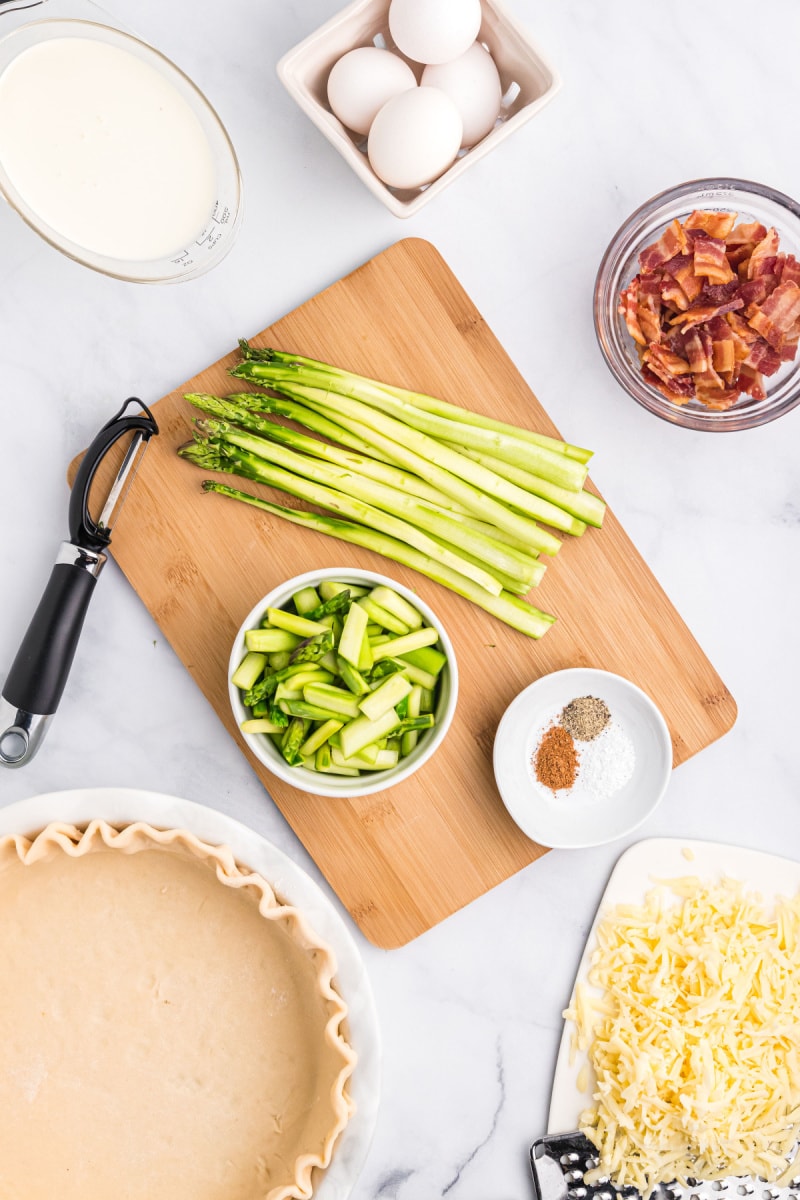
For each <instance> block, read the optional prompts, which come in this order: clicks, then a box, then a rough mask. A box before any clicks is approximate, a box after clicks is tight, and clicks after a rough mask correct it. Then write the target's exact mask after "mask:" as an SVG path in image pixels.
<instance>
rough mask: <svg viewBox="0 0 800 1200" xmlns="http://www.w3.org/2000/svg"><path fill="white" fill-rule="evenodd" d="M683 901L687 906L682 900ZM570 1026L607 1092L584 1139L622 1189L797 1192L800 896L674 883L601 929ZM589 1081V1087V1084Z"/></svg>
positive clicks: (615, 913)
mask: <svg viewBox="0 0 800 1200" xmlns="http://www.w3.org/2000/svg"><path fill="white" fill-rule="evenodd" d="M676 897H677V900H676ZM587 982H588V985H589V986H588V987H587V986H586V985H584V984H578V986H577V988H576V993H575V997H574V999H573V1002H572V1004H571V1006H570V1008H568V1009H567V1010H566V1012H565V1013H564V1016H565V1017H566V1018H567V1019H568V1020H571V1021H572V1022H574V1024H575V1031H574V1034H573V1040H572V1050H573V1057H577V1055H578V1054H580V1053H584V1054H586V1055H587V1060H588V1063H589V1064H591V1067H592V1068H593V1070H594V1074H595V1077H596V1080H597V1083H596V1088H595V1091H594V1093H593V1095H592V1101H593V1104H592V1106H591V1107H590V1108H588V1109H587V1110H586V1111H585V1112H584V1113H583V1114H582V1117H581V1122H580V1127H581V1130H582V1132H583V1133H584V1134H585V1135H586V1136H587V1137H588V1138H589V1140H590V1141H591V1142H592V1143H593V1144H594V1145H595V1147H596V1148H597V1151H598V1156H599V1162H598V1166H597V1168H596V1169H594V1170H593V1171H590V1172H589V1173H588V1175H587V1177H586V1179H587V1182H589V1183H591V1182H596V1181H597V1180H599V1179H602V1178H605V1177H610V1178H611V1179H612V1180H613V1182H614V1183H615V1185H616V1186H617V1187H629V1186H630V1187H635V1188H636V1189H637V1191H639V1192H640V1193H641V1194H642V1195H644V1196H649V1194H650V1193H651V1192H652V1190H653V1189H654V1188H655V1187H656V1185H657V1184H659V1183H672V1182H677V1183H681V1184H684V1185H685V1184H686V1183H687V1181H688V1180H689V1179H694V1180H704V1181H708V1182H710V1181H712V1180H715V1179H725V1178H727V1177H728V1176H740V1175H752V1176H760V1177H761V1178H762V1179H764V1180H766V1181H767V1182H771V1183H779V1184H781V1183H786V1184H788V1183H790V1182H792V1180H793V1179H794V1178H795V1177H796V1175H797V1169H798V1162H796V1161H794V1152H795V1150H796V1146H797V1142H798V1137H799V1136H800V895H798V896H796V897H794V898H791V899H784V898H780V899H778V900H777V902H776V903H775V905H774V909H773V910H772V911H768V910H766V909H765V907H764V904H763V902H762V900H761V898H760V897H759V896H758V895H756V894H752V893H747V892H745V889H744V888H743V886H742V884H740V883H739V882H737V881H735V880H732V879H724V880H722V882H721V883H719V884H714V885H710V886H709V885H706V884H704V883H702V882H701V881H700V880H699V879H698V878H696V877H694V876H689V877H686V878H683V879H676V880H670V881H664V882H663V883H662V884H661V885H659V886H658V887H655V888H653V889H652V890H651V891H650V892H649V893H648V894H647V896H646V898H645V902H644V904H643V905H640V906H637V905H619V906H617V907H616V908H615V909H613V910H612V911H611V912H610V913H608V914H607V915H605V916H604V917H603V919H602V921H601V923H600V925H599V927H598V931H597V945H596V947H595V949H594V950H593V952H592V956H591V964H590V970H589V975H588V981H587ZM584 1078H585V1076H584Z"/></svg>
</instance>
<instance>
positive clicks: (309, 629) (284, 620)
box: [267, 608, 327, 638]
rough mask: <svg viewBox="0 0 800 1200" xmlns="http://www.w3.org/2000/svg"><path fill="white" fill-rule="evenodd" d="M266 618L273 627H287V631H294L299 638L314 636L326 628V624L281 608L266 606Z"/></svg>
mask: <svg viewBox="0 0 800 1200" xmlns="http://www.w3.org/2000/svg"><path fill="white" fill-rule="evenodd" d="M267 620H268V621H269V623H270V625H271V626H272V628H273V629H288V631H289V633H296V634H297V635H298V637H301V638H309V637H316V635H317V634H318V633H324V632H325V630H326V629H327V626H326V625H321V624H320V623H319V621H309V619H308V617H299V616H298V615H297V614H296V613H292V612H286V611H285V610H284V609H282V608H268V609H267Z"/></svg>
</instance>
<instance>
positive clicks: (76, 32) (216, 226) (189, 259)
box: [0, 18, 242, 283]
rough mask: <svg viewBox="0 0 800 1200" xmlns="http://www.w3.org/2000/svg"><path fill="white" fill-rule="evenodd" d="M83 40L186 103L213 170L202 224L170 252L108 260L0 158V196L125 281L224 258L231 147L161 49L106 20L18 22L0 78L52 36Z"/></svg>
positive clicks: (147, 279) (231, 200) (233, 200)
mask: <svg viewBox="0 0 800 1200" xmlns="http://www.w3.org/2000/svg"><path fill="white" fill-rule="evenodd" d="M72 37H74V38H84V39H91V40H94V41H99V42H103V43H105V44H107V45H111V46H114V47H116V48H117V49H119V50H124V51H127V52H128V53H129V54H132V55H134V56H135V57H136V58H138V59H139V60H141V61H142V62H144V63H146V64H147V65H148V66H149V67H151V68H152V69H153V70H154V71H156V72H157V73H158V74H159V75H160V76H161V77H162V79H164V80H165V81H167V82H168V83H169V84H170V85H171V86H172V87H173V88H174V89H175V91H176V92H177V93H178V95H179V96H180V97H181V98H182V99H183V100H184V101H185V103H186V104H187V105H188V106H189V109H190V110H191V112H192V113H193V114H194V116H195V118H196V119H197V121H198V122H199V124H200V127H201V129H202V131H203V133H204V134H205V137H206V139H207V141H208V146H209V149H210V152H211V159H212V161H213V165H214V172H215V187H216V190H215V200H214V202H213V205H212V206H211V209H210V211H209V214H208V219H207V221H206V223H205V225H204V227H203V228H201V229H198V230H197V232H196V234H195V236H194V238H193V239H192V240H191V241H188V242H187V243H185V244H184V245H182V246H176V247H175V249H174V251H172V252H170V253H169V254H168V255H164V256H162V257H159V258H155V259H147V260H144V259H141V260H140V259H128V258H114V257H110V256H109V255H106V254H103V253H98V252H96V251H94V250H92V249H88V248H87V247H85V246H81V245H78V244H77V243H76V242H73V241H71V240H70V239H69V238H68V237H65V236H64V235H63V234H62V233H60V232H59V231H58V230H57V229H54V228H53V227H52V226H51V225H50V224H48V223H47V222H46V221H45V220H43V219H42V218H41V217H40V216H39V214H38V213H37V212H36V211H35V210H34V209H33V208H32V207H31V206H30V205H29V204H28V203H27V201H26V200H25V198H24V197H23V196H22V195H21V194H20V193H19V191H18V190H17V188H16V187H15V186H14V183H13V181H12V179H11V178H10V177H9V175H8V173H7V171H6V170H5V169H4V167H3V164H2V162H0V197H2V198H3V199H5V200H6V201H7V202H8V204H9V205H10V206H11V208H13V209H14V210H15V211H16V212H17V213H18V214H19V215H20V216H21V217H22V219H23V220H24V221H25V222H26V223H27V224H28V225H30V227H31V228H32V229H33V230H35V232H36V233H38V234H39V235H40V236H41V237H42V238H44V240H45V241H46V242H49V244H50V245H51V246H54V247H55V248H56V250H60V251H61V253H62V254H66V255H67V256H68V257H69V258H72V259H74V260H75V261H76V262H79V263H82V264H83V265H84V266H87V267H91V268H92V269H93V270H95V271H99V272H101V273H102V274H104V275H110V276H112V277H113V278H116V279H124V280H127V281H128V282H131V283H174V282H178V281H180V280H184V279H193V278H196V277H197V276H198V275H202V274H204V273H205V272H206V271H208V270H210V269H211V268H212V267H214V266H216V264H217V263H218V262H219V261H220V260H221V259H223V258H224V257H225V255H226V254H227V253H228V251H229V250H230V248H231V246H232V245H233V242H234V240H235V237H236V234H237V232H238V229H239V224H240V221H241V211H242V186H241V176H240V172H239V164H238V161H237V158H236V153H235V151H234V149H233V146H232V144H231V141H230V138H229V137H228V134H227V131H226V129H225V127H224V125H223V124H222V122H221V121H220V119H219V117H218V116H217V114H216V112H215V111H214V109H213V108H212V107H211V105H210V104H209V102H208V100H206V98H205V96H204V95H203V93H202V92H201V91H200V90H199V89H198V88H197V86H196V85H195V84H194V83H193V82H192V80H191V79H189V77H188V76H187V75H184V73H183V71H181V70H180V69H179V68H178V67H176V66H175V64H174V63H173V62H171V61H170V60H169V59H168V58H165V57H164V55H163V54H160V53H159V52H158V51H157V50H155V49H154V48H153V47H152V46H149V45H148V44H147V43H146V42H143V41H141V40H140V39H139V38H137V37H134V36H133V35H132V34H129V33H127V32H125V31H124V30H122V29H118V28H116V27H114V26H112V25H105V24H101V23H99V22H97V21H90V20H84V19H82V18H79V19H66V18H65V19H53V18H51V19H46V20H40V21H31V22H28V23H26V24H24V25H21V26H18V27H17V28H16V29H14V30H12V32H10V33H8V34H6V35H5V36H4V37H2V38H0V76H2V73H3V71H4V70H5V69H6V67H8V66H10V64H11V63H12V62H13V61H14V60H15V59H16V58H17V57H18V56H19V55H20V54H22V53H24V51H26V50H28V49H30V48H31V47H33V46H37V45H40V44H41V43H42V42H44V41H48V40H51V39H55V38H72Z"/></svg>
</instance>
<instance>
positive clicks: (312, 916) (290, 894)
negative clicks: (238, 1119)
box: [0, 788, 380, 1200]
mask: <svg viewBox="0 0 800 1200" xmlns="http://www.w3.org/2000/svg"><path fill="white" fill-rule="evenodd" d="M95 818H99V819H103V820H105V821H107V822H108V823H109V824H111V825H115V826H121V825H126V824H129V823H131V822H136V821H144V822H147V823H148V824H151V825H153V826H155V827H156V828H175V829H186V830H187V831H189V832H190V833H192V834H194V835H195V836H196V837H198V838H200V839H202V840H204V841H207V842H209V843H213V844H216V845H227V846H229V847H230V849H231V850H232V851H233V854H234V856H235V858H236V859H237V861H239V862H241V863H242V864H244V865H246V866H248V867H251V868H252V869H253V870H255V871H257V872H258V873H259V874H261V875H262V876H263V877H264V878H265V879H267V880H268V881H269V882H270V884H271V885H272V886H273V887H274V889H275V891H276V893H277V894H278V896H279V898H280V899H281V900H283V901H285V902H288V903H290V904H293V905H295V906H296V907H297V908H298V909H299V910H300V911H301V912H302V913H303V914H304V916H306V917H307V918H308V920H309V922H310V923H312V924H313V926H314V928H315V931H316V932H317V933H318V935H319V936H320V937H322V938H324V939H325V941H326V942H327V943H328V944H329V945H330V946H331V947H332V949H333V950H334V952H335V955H336V958H337V974H336V977H335V978H336V985H337V987H338V988H339V990H340V992H341V994H342V996H343V997H344V998H345V1000H346V1002H347V1005H348V1037H349V1040H350V1043H351V1045H352V1046H353V1048H354V1049H355V1050H356V1052H357V1054H358V1059H359V1061H358V1066H357V1069H356V1071H355V1072H354V1074H353V1076H352V1079H351V1085H350V1089H349V1090H350V1094H351V1096H352V1098H353V1100H354V1102H355V1105H356V1114H355V1115H354V1116H353V1118H352V1119H351V1121H350V1122H349V1124H348V1125H347V1126H346V1127H345V1129H344V1131H343V1133H342V1134H341V1137H340V1140H339V1142H338V1143H337V1147H336V1150H335V1153H334V1156H333V1161H332V1162H331V1165H330V1166H329V1168H328V1169H327V1171H325V1172H324V1174H323V1175H322V1176H321V1178H320V1179H319V1180H318V1183H317V1185H316V1186H315V1189H314V1197H315V1200H346V1197H347V1196H348V1195H349V1194H350V1191H351V1190H352V1187H353V1185H354V1183H355V1181H356V1179H357V1177H358V1174H359V1172H360V1170H361V1167H362V1166H363V1163H364V1160H365V1158H366V1155H367V1152H368V1149H369V1145H370V1142H371V1139H372V1134H373V1131H374V1127H375V1121H376V1117H377V1110H378V1102H379V1092H380V1036H379V1031H378V1025H377V1017H376V1013H375V1008H374V1002H373V999H372V992H371V988H370V984H369V979H368V977H367V975H366V972H365V970H364V967H363V964H362V962H361V959H360V955H359V953H358V950H357V948H356V946H355V943H354V942H353V939H352V937H351V936H350V933H349V931H348V930H347V928H346V926H345V925H344V922H343V921H342V918H341V917H340V916H339V913H338V912H337V910H336V909H335V907H334V906H333V904H332V903H331V902H330V901H329V900H328V899H327V898H326V896H325V895H324V893H323V892H322V891H321V890H320V888H319V887H318V886H317V885H316V884H315V883H314V882H313V880H311V879H310V878H309V877H308V876H307V875H306V874H305V873H304V872H303V871H302V870H301V869H300V868H299V867H297V866H296V865H295V864H294V863H293V862H292V861H291V860H290V859H289V858H287V857H286V855H285V854H283V853H282V852H281V851H280V850H278V849H277V848H276V847H275V846H273V845H271V843H269V842H268V841H266V840H265V839H264V838H262V837H261V836H260V835H258V834H257V833H255V831H253V830H251V829H248V828H247V827H246V826H244V825H241V824H240V823H239V822H237V821H235V820H233V819H232V818H230V817H228V816H226V815H225V814H223V813H219V812H217V811H215V810H212V809H209V808H205V807H203V806H201V805H198V804H194V803H192V802H191V801H188V800H182V799H178V798H177V797H172V796H164V795H159V794H157V793H151V792H142V791H137V790H134V789H122V788H95V789H78V790H75V791H68V792H55V793H49V794H47V795H42V796H38V797H34V798H33V799H30V800H24V801H20V802H19V803H17V804H14V805H11V806H9V807H8V808H5V809H2V810H0V835H2V834H8V833H21V834H25V835H30V834H32V833H35V832H38V831H39V830H41V829H43V828H44V827H45V826H47V825H48V824H50V823H51V822H52V821H54V820H56V821H59V822H65V823H69V824H74V825H76V826H78V827H79V828H83V827H85V826H86V825H88V824H89V822H90V821H92V820H94V819H95Z"/></svg>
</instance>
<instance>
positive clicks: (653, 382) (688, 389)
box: [642, 365, 695, 404]
mask: <svg viewBox="0 0 800 1200" xmlns="http://www.w3.org/2000/svg"><path fill="white" fill-rule="evenodd" d="M642 378H643V379H644V381H645V383H649V384H650V386H651V387H654V388H656V389H657V390H658V391H659V392H661V394H662V395H664V396H666V398H667V399H668V400H671V401H672V403H673V404H685V403H686V401H687V400H692V399H693V398H694V394H695V386H694V376H693V375H674V376H673V377H672V378H671V379H670V381H669V384H666V383H664V381H663V380H661V379H659V378H658V376H657V375H656V374H654V373H653V371H651V370H650V368H649V367H648V366H647V365H645V366H643V367H642Z"/></svg>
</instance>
